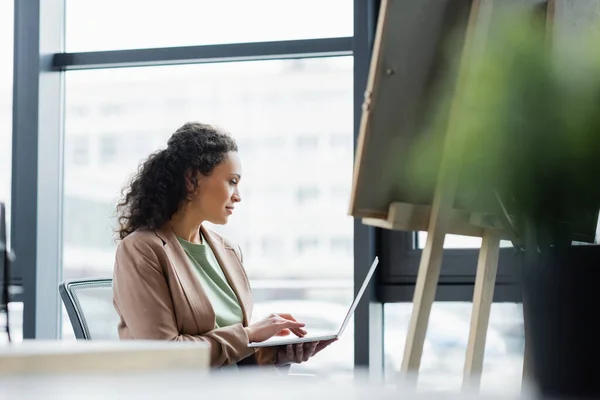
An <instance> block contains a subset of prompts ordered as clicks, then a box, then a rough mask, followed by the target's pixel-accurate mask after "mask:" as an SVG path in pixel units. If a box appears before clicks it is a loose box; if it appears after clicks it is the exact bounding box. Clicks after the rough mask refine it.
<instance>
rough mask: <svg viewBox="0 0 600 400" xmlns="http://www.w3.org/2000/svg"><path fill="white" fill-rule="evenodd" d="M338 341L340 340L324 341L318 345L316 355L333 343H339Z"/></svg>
mask: <svg viewBox="0 0 600 400" xmlns="http://www.w3.org/2000/svg"><path fill="white" fill-rule="evenodd" d="M337 341H338V339H331V340H323V341H322V342H319V344H317V347H316V348H315V353H314V354H317V353H318V352H320V351H321V350H323V349H324V348H325V347H327V346H329V345H330V344H331V343H333V342H337ZM314 354H313V355H314Z"/></svg>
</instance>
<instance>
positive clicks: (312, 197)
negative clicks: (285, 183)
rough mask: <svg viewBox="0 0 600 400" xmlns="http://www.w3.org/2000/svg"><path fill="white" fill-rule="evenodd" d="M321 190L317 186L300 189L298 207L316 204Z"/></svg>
mask: <svg viewBox="0 0 600 400" xmlns="http://www.w3.org/2000/svg"><path fill="white" fill-rule="evenodd" d="M319 194H320V190H319V188H318V187H316V186H305V187H299V188H298V189H297V190H296V201H297V203H298V205H305V204H309V203H315V202H316V201H317V200H318V199H319Z"/></svg>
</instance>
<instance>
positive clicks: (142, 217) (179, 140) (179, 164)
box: [117, 122, 238, 240]
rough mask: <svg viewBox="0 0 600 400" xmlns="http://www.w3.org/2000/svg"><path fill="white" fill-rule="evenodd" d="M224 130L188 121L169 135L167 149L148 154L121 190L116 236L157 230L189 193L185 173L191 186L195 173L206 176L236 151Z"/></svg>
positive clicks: (234, 143) (194, 183) (195, 178)
mask: <svg viewBox="0 0 600 400" xmlns="http://www.w3.org/2000/svg"><path fill="white" fill-rule="evenodd" d="M237 150H238V148H237V144H236V142H235V140H234V139H233V138H232V137H231V136H229V134H228V133H226V132H223V131H221V130H219V129H217V128H215V127H213V126H211V125H206V124H201V123H198V122H188V123H186V124H185V125H183V126H182V127H181V128H179V129H177V131H176V132H175V133H174V134H173V135H172V136H171V138H170V139H169V141H168V142H167V148H166V149H164V150H160V151H157V152H156V153H153V154H151V155H150V156H149V157H148V158H147V159H146V160H145V161H144V162H143V163H142V164H140V166H139V168H138V172H137V173H136V174H135V175H134V176H133V178H132V179H131V182H130V183H129V185H128V186H127V187H125V188H124V189H123V193H122V194H123V198H122V199H121V201H120V202H119V203H118V205H117V217H118V223H119V227H118V228H117V233H118V239H120V240H123V239H125V238H126V237H127V235H129V234H131V233H133V232H134V231H136V230H138V229H141V228H148V229H157V228H160V227H161V226H162V225H163V224H165V223H166V222H167V221H169V220H170V219H171V217H172V216H173V214H175V213H176V212H177V210H179V208H180V207H181V206H182V205H183V204H184V203H185V202H186V201H187V196H188V194H189V193H190V190H189V188H188V185H187V184H186V172H188V171H189V172H191V175H190V180H191V182H192V184H193V185H194V187H193V188H192V189H193V190H195V188H196V187H197V185H198V180H197V174H196V173H201V174H202V175H205V176H208V175H210V174H211V173H212V171H213V169H214V168H215V167H216V166H217V165H218V164H219V163H220V162H222V161H223V160H224V159H225V157H226V156H227V153H229V152H231V151H237Z"/></svg>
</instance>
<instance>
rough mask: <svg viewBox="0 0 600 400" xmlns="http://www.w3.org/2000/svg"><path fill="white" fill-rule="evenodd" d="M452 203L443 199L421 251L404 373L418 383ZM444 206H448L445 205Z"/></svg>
mask: <svg viewBox="0 0 600 400" xmlns="http://www.w3.org/2000/svg"><path fill="white" fill-rule="evenodd" d="M447 204H450V202H449V201H448V199H447V198H445V199H443V201H439V202H438V204H437V207H435V206H434V207H435V208H434V211H433V212H432V215H431V217H430V218H431V219H430V225H429V226H430V228H429V230H428V232H429V233H428V236H427V242H426V243H425V248H424V249H423V253H422V254H421V260H420V264H419V272H418V276H417V282H416V285H415V294H414V297H413V309H412V314H411V319H410V325H409V327H408V332H407V335H406V344H405V346H404V358H403V359H402V367H401V373H402V374H403V375H404V378H409V379H408V380H406V379H405V381H406V383H407V384H412V385H416V381H417V379H416V378H417V374H418V372H419V366H420V365H421V355H422V354H423V345H424V343H425V335H426V333H427V324H428V323H429V315H430V313H431V307H432V305H433V301H434V300H435V292H436V289H437V284H438V281H439V277H440V269H441V266H442V257H443V255H444V239H445V236H446V232H447V226H448V215H449V213H448V212H447V211H446V210H445V208H447V207H448V206H447ZM442 208H444V209H442Z"/></svg>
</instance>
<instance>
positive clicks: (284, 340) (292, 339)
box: [248, 257, 379, 347]
mask: <svg viewBox="0 0 600 400" xmlns="http://www.w3.org/2000/svg"><path fill="white" fill-rule="evenodd" d="M377 264H379V258H378V257H375V259H374V260H373V264H371V268H370V269H369V273H367V276H366V277H365V280H364V281H363V284H362V286H361V287H360V290H359V291H358V293H357V294H356V297H355V298H354V301H353V302H352V305H350V309H349V310H348V313H347V314H346V318H344V321H342V324H341V326H340V329H339V330H338V331H337V332H332V333H331V334H329V335H318V336H311V335H310V333H308V334H307V335H306V336H304V337H297V336H286V337H282V336H274V337H272V338H270V339H268V340H265V341H264V342H252V343H250V344H249V345H248V346H249V347H271V346H283V345H287V344H296V343H307V342H316V341H323V340H332V339H337V338H339V337H340V336H342V333H343V332H344V329H346V325H348V322H349V321H350V318H351V317H352V315H354V310H356V306H358V303H359V302H360V299H361V298H362V295H363V293H364V292H365V290H366V289H367V286H368V285H369V282H370V281H371V277H372V276H373V274H374V273H375V268H377ZM300 322H302V321H300Z"/></svg>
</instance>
